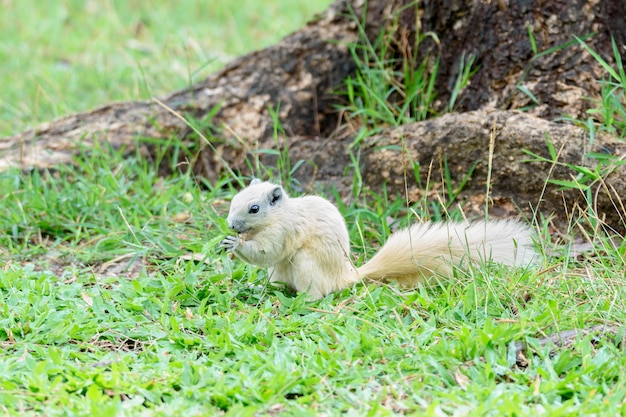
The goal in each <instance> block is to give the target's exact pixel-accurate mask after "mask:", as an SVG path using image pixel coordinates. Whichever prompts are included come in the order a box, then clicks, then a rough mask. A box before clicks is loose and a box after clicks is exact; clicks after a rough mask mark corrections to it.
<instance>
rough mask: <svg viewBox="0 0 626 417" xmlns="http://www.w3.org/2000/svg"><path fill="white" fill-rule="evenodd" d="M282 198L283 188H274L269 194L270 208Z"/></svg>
mask: <svg viewBox="0 0 626 417" xmlns="http://www.w3.org/2000/svg"><path fill="white" fill-rule="evenodd" d="M282 198H283V188H282V187H276V188H274V189H273V190H272V192H271V193H270V206H273V205H275V204H276V203H278V202H279V201H280V200H281V199H282Z"/></svg>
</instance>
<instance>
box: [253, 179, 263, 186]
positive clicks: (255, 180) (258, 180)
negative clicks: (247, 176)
mask: <svg viewBox="0 0 626 417" xmlns="http://www.w3.org/2000/svg"><path fill="white" fill-rule="evenodd" d="M262 182H263V181H261V180H260V179H258V178H253V179H252V181H250V185H256V184H261V183H262Z"/></svg>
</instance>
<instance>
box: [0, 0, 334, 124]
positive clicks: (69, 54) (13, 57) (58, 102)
mask: <svg viewBox="0 0 626 417" xmlns="http://www.w3.org/2000/svg"><path fill="white" fill-rule="evenodd" d="M329 3H330V0H321V1H312V2H305V1H294V2H290V1H284V0H282V1H255V0H242V1H238V2H228V1H219V0H208V1H201V0H189V1H182V2H178V3H176V5H175V6H174V4H173V3H170V2H167V1H163V0H156V1H152V2H136V1H130V2H129V1H119V0H98V1H82V0H51V1H47V2H41V1H36V0H24V1H9V2H5V3H3V4H2V13H0V27H2V36H1V37H0V79H1V80H2V85H3V87H2V89H1V90H0V135H2V136H4V135H9V134H12V133H17V132H19V131H21V130H24V129H25V128H27V127H35V126H36V125H37V124H39V123H42V122H46V121H49V120H50V119H52V118H55V117H59V116H62V115H65V114H68V113H72V112H77V111H86V110H89V109H92V108H94V107H97V106H100V105H103V104H106V103H109V102H111V101H115V100H137V99H147V98H150V97H152V96H159V95H163V94H167V93H170V92H173V91H176V90H177V89H180V88H184V87H185V86H188V85H190V84H192V83H195V82H198V81H201V80H202V79H204V78H205V77H206V76H208V75H209V74H211V73H212V72H214V71H215V70H216V69H218V68H220V67H221V66H223V65H224V64H225V63H227V62H228V61H230V60H231V59H233V58H234V57H236V56H239V55H242V54H244V53H246V52H249V51H250V50H252V49H257V48H261V47H265V46H269V45H271V44H273V43H275V42H276V41H277V40H279V39H280V38H282V37H283V36H285V35H287V34H288V33H290V32H291V31H293V30H296V29H298V28H300V27H301V26H302V25H303V24H304V23H305V22H306V21H307V20H308V19H310V18H311V17H312V16H313V15H314V13H317V12H320V11H322V10H324V9H325V7H326V5H327V4H329Z"/></svg>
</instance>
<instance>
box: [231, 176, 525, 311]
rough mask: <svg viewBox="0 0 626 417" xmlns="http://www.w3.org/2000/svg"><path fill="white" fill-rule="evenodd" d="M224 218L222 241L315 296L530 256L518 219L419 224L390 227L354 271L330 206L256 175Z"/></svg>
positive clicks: (521, 261)
mask: <svg viewBox="0 0 626 417" xmlns="http://www.w3.org/2000/svg"><path fill="white" fill-rule="evenodd" d="M256 209H258V210H256ZM228 223H229V226H230V227H231V229H233V230H235V231H236V232H238V233H239V236H238V237H235V236H229V237H227V238H225V239H224V240H223V241H222V243H221V244H220V245H221V246H222V247H223V248H226V249H228V250H231V251H232V252H234V253H235V254H236V255H237V256H239V257H240V258H241V259H242V260H244V261H245V262H247V263H250V264H254V265H257V266H260V267H263V268H268V271H269V273H270V279H271V281H272V282H283V283H285V284H287V286H289V287H290V288H292V289H294V290H296V291H299V292H307V293H308V294H309V295H310V296H311V297H312V298H314V299H317V298H321V297H323V296H325V295H327V294H329V293H331V292H333V291H337V290H340V289H343V288H346V287H348V286H350V285H352V284H353V283H354V282H357V281H359V280H360V279H361V278H362V277H369V278H372V279H378V280H388V279H393V280H396V281H398V282H399V283H400V284H401V285H402V286H415V285H417V284H419V283H420V282H421V281H423V280H424V279H425V278H428V277H431V276H435V275H438V276H450V275H452V272H453V266H459V265H462V264H463V263H464V262H481V261H494V262H500V263H503V264H506V265H510V266H521V265H528V264H530V263H532V262H533V261H534V258H535V252H534V250H533V249H532V239H531V234H530V230H529V228H528V227H527V226H526V225H524V224H522V223H520V222H517V221H513V220H499V221H489V222H487V223H485V222H476V223H456V222H450V223H424V224H415V225H413V226H411V227H409V228H407V229H403V230H400V231H398V232H396V233H394V234H392V235H391V237H390V238H389V240H388V241H387V242H386V243H385V245H383V247H382V248H381V249H380V250H379V251H378V253H377V254H376V255H375V256H374V257H373V258H372V259H371V260H370V261H369V262H367V263H366V264H365V265H363V266H362V267H360V268H358V269H357V270H355V268H354V267H353V266H352V263H351V261H350V256H349V254H350V241H349V237H348V231H347V228H346V224H345V221H344V219H343V217H342V216H341V214H340V213H339V210H337V208H336V207H335V206H334V205H332V204H331V203H330V202H329V201H327V200H325V199H323V198H321V197H317V196H305V197H298V198H290V197H289V196H288V195H287V193H285V191H284V190H283V189H282V188H281V187H280V186H277V185H274V184H271V183H269V182H259V181H256V180H255V181H253V182H252V183H251V184H250V185H249V186H248V187H246V188H245V189H243V190H242V191H241V192H239V193H238V194H237V195H236V196H235V197H234V198H233V200H232V203H231V206H230V211H229V214H228Z"/></svg>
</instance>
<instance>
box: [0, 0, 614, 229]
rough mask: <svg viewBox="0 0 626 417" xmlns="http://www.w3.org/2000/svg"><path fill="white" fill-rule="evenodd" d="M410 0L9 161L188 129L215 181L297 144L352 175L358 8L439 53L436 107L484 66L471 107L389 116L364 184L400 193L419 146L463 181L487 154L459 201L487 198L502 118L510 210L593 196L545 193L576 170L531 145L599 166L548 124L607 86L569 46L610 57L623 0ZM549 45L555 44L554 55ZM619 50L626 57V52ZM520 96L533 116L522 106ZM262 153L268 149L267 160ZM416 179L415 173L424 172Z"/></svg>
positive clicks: (88, 117) (460, 104)
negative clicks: (536, 158) (404, 119)
mask: <svg viewBox="0 0 626 417" xmlns="http://www.w3.org/2000/svg"><path fill="white" fill-rule="evenodd" d="M412 4H413V2H411V1H409V0H394V1H388V0H369V1H368V2H367V6H366V7H367V9H366V10H365V12H363V9H362V8H363V7H364V2H363V1H361V0H350V1H340V0H338V1H336V2H335V3H334V4H332V5H331V6H330V7H329V8H328V9H327V10H326V11H325V12H324V13H323V14H322V15H320V16H319V17H318V18H316V19H315V20H313V21H312V22H310V23H309V24H308V25H307V26H305V27H304V28H302V29H301V30H299V31H297V32H295V33H294V34H292V35H290V36H288V37H286V38H285V39H283V40H282V41H281V42H280V43H278V44H277V45H275V46H272V47H270V48H267V49H264V50H261V51H257V52H253V53H251V54H249V55H246V56H243V57H241V58H239V59H237V60H235V61H234V62H232V63H231V64H229V65H228V66H226V68H224V69H223V70H221V71H219V72H218V73H216V74H214V75H212V76H210V77H209V78H208V79H206V80H205V81H204V82H202V83H199V84H196V85H194V86H193V87H191V88H188V89H184V90H181V91H178V92H175V93H173V94H172V95H170V96H168V97H165V98H163V99H162V100H160V102H156V101H141V102H126V103H116V104H110V105H106V106H104V107H101V108H99V109H96V110H94V111H92V112H87V113H79V114H76V115H72V116H68V117H65V118H62V119H59V120H56V121H53V122H51V123H48V124H45V125H43V126H40V127H39V128H37V129H35V130H34V131H28V132H24V133H22V134H18V135H15V136H13V137H9V138H3V139H0V169H5V168H6V167H7V166H20V167H23V168H32V167H35V168H42V167H49V166H53V165H55V164H59V163H68V162H69V161H71V158H72V156H73V154H75V153H76V152H77V149H78V148H79V147H84V148H87V149H88V148H89V146H91V144H92V143H93V141H96V140H97V141H106V142H108V143H110V144H111V145H112V146H113V147H115V148H119V147H126V149H128V150H129V151H130V150H132V149H133V147H134V145H135V144H140V145H141V146H142V147H143V148H144V152H145V153H146V156H149V154H150V150H151V148H150V146H148V145H145V143H146V142H144V141H141V140H139V141H138V140H137V138H138V137H140V138H150V139H151V143H154V140H156V141H157V142H159V141H162V142H163V143H165V142H166V140H168V139H171V138H178V140H179V141H181V143H184V144H186V145H188V146H193V144H194V143H195V144H196V145H197V146H196V148H194V149H195V151H194V155H193V158H191V163H192V166H193V169H194V171H195V172H196V174H198V175H201V176H204V177H207V178H208V179H209V180H210V181H213V180H215V179H216V178H217V177H219V176H220V175H222V171H223V170H224V169H225V166H224V163H227V164H228V165H229V166H230V167H231V168H232V169H234V170H235V171H236V172H240V173H242V174H246V175H249V174H250V172H249V171H248V166H249V165H248V164H246V160H247V159H248V158H251V157H252V153H253V151H255V150H257V149H262V148H276V146H281V147H282V148H288V149H289V150H290V152H291V153H292V158H296V159H304V160H309V161H312V162H313V163H314V164H316V165H317V168H316V170H312V168H311V166H308V167H306V169H304V168H303V170H302V175H303V177H302V179H303V180H309V181H310V180H311V179H313V178H315V179H316V180H318V181H322V182H323V181H339V182H338V183H337V184H341V181H343V180H342V179H340V177H342V174H343V173H344V172H345V170H346V167H349V165H350V164H351V160H350V158H349V156H348V154H347V150H346V149H347V145H348V144H351V143H352V142H353V136H354V135H353V134H351V133H350V132H352V131H354V130H353V128H354V126H353V123H354V121H351V123H346V120H345V118H344V117H343V114H342V113H341V112H340V111H338V110H337V105H338V104H341V102H342V98H341V97H338V96H337V95H336V94H335V91H337V90H338V89H339V88H340V87H341V85H342V83H343V81H344V80H345V79H346V77H347V76H348V75H349V74H352V73H353V72H354V70H355V64H354V62H353V60H352V57H351V55H350V51H349V48H348V46H347V45H348V43H350V42H354V41H356V40H357V38H358V25H357V23H356V22H355V20H354V18H353V16H358V17H359V18H361V17H363V16H364V17H365V23H364V26H365V28H366V33H367V36H368V37H369V38H370V40H372V41H373V40H374V39H376V38H377V37H378V36H379V35H380V34H381V31H383V30H386V29H389V28H397V31H396V33H395V34H388V36H393V37H394V42H392V45H394V46H395V47H396V50H395V53H396V55H397V56H403V55H404V56H407V54H410V55H411V56H417V60H416V61H417V62H421V60H422V58H424V57H432V59H434V58H435V57H438V59H439V73H438V77H437V82H436V91H437V92H438V102H437V103H436V105H437V106H438V108H439V110H443V108H444V105H445V103H447V102H448V100H449V98H450V96H451V94H452V91H453V89H454V83H455V80H456V78H457V75H458V72H459V68H460V65H461V59H465V60H467V59H468V58H469V57H470V56H472V57H474V65H473V68H475V69H477V72H476V73H475V75H474V76H473V77H472V78H471V81H470V84H469V85H468V87H467V88H466V89H465V90H464V91H463V92H462V94H461V95H460V96H459V97H458V99H457V101H456V103H457V106H456V108H457V110H459V111H460V112H461V113H456V114H450V115H447V116H444V117H441V118H439V119H434V120H432V121H426V122H421V123H415V124H410V125H406V126H402V127H401V128H398V129H391V128H389V129H387V130H386V131H385V133H384V135H379V136H377V137H375V138H369V139H368V140H367V141H365V143H364V144H363V145H362V148H361V149H360V152H361V163H362V166H361V167H360V169H361V170H362V171H363V172H364V173H365V175H364V176H363V179H364V181H365V185H366V186H371V187H373V188H377V187H378V186H380V182H381V179H384V180H385V181H386V182H387V184H388V189H389V191H390V192H391V193H392V194H393V193H396V192H397V193H403V192H404V191H405V187H404V178H405V172H404V167H406V165H405V164H403V161H405V159H407V158H408V160H412V161H415V162H419V166H420V167H421V169H422V172H424V171H423V170H424V169H425V167H427V166H429V165H430V163H431V161H433V162H434V165H435V167H438V166H439V162H440V161H444V160H445V161H447V163H448V164H449V168H450V169H451V172H452V179H453V180H454V179H456V180H459V179H460V178H463V177H464V175H465V174H467V172H468V170H469V168H470V167H471V166H472V165H473V164H474V163H476V164H477V165H476V169H475V171H474V177H473V178H472V179H471V180H470V181H469V182H468V184H467V185H466V187H465V188H464V189H463V191H462V193H461V195H459V196H458V197H457V198H458V199H459V201H463V202H464V203H463V204H464V205H465V206H467V205H468V204H469V205H471V204H472V202H474V203H476V202H477V201H479V200H480V198H478V200H476V196H477V193H483V192H484V190H486V186H485V184H484V181H485V180H486V167H487V163H486V161H487V156H486V155H487V154H486V153H485V152H487V150H488V143H489V141H488V139H489V135H490V134H491V127H492V125H493V120H494V119H495V121H496V122H495V125H496V132H497V134H496V148H495V154H494V158H493V162H494V163H493V167H492V172H491V178H492V182H493V183H492V187H491V190H492V193H493V194H492V197H496V198H503V199H505V201H506V202H507V204H503V205H501V206H502V207H504V206H507V207H508V206H509V205H517V206H519V207H522V208H527V207H528V205H529V204H532V205H533V206H536V205H537V204H539V201H540V198H543V200H542V203H541V204H540V205H539V209H540V210H541V211H542V212H543V213H545V214H550V213H553V212H555V213H557V215H560V216H562V214H563V210H562V207H560V205H561V204H562V202H563V201H564V202H565V204H566V205H567V206H568V207H569V208H570V209H571V208H572V207H574V205H575V204H576V203H577V201H579V200H580V196H577V195H575V193H564V194H563V195H562V196H561V195H560V193H559V192H558V190H557V189H556V188H551V187H548V189H547V190H546V191H545V192H544V187H543V185H544V183H543V179H544V178H545V175H547V173H548V172H551V173H552V174H553V175H555V176H557V177H559V178H565V179H569V178H570V177H571V175H572V173H573V172H572V171H568V170H567V169H566V168H558V169H556V170H553V171H550V165H549V164H544V165H543V168H541V169H543V171H542V170H540V169H539V167H538V166H539V165H540V164H539V163H535V164H534V165H533V164H528V163H527V162H524V160H526V159H528V158H529V157H528V156H527V155H526V154H524V153H523V152H522V148H527V149H530V150H532V151H533V152H535V153H537V154H541V155H544V156H546V155H547V147H546V142H545V139H544V134H545V133H549V135H550V138H551V139H553V140H554V141H555V143H557V148H558V147H560V146H561V145H563V146H564V148H563V152H562V153H561V155H560V157H561V161H562V162H564V163H570V164H575V165H580V164H582V165H587V166H591V167H593V166H594V163H593V161H590V160H588V159H586V158H585V156H584V152H583V151H584V150H585V149H587V147H586V146H582V145H583V144H586V143H587V141H586V139H585V138H586V136H585V133H584V132H583V131H582V130H581V129H578V128H574V127H573V126H565V125H563V124H556V123H553V122H549V120H552V119H554V118H555V117H560V116H562V115H571V116H573V117H577V118H580V117H583V118H586V110H587V109H588V108H589V107H590V106H591V105H592V102H591V101H590V100H589V99H588V98H597V97H599V89H600V86H599V84H598V83H597V82H596V80H598V79H601V78H602V77H603V72H602V69H601V66H600V65H599V64H598V63H597V62H596V61H595V60H594V59H593V58H592V57H591V56H590V55H589V54H588V53H586V52H585V51H584V50H583V48H582V47H581V46H580V45H578V44H577V43H575V42H574V44H573V45H570V46H567V47H562V46H563V45H566V44H567V42H570V41H572V40H573V36H574V35H576V36H578V37H585V36H586V35H588V34H594V35H593V36H591V37H590V38H588V39H587V40H586V41H587V43H588V44H589V45H590V46H591V47H592V48H593V49H594V50H595V51H597V52H598V53H599V54H600V55H601V56H603V57H604V58H605V59H607V60H608V61H609V62H612V60H611V57H612V56H613V52H612V49H611V37H614V38H615V40H616V41H617V43H618V44H619V45H623V44H624V42H625V41H626V23H625V21H624V18H623V17H624V15H625V12H626V10H625V8H626V6H624V3H623V2H622V1H621V0H574V1H572V0H554V1H550V2H544V1H540V0H524V1H522V0H498V1H473V0H442V1H439V2H426V1H419V2H418V7H417V8H415V7H413V6H411V5H412ZM394 19H397V20H394ZM394 22H399V24H397V25H394V24H393V23H394ZM429 32H430V33H433V34H435V35H436V37H434V36H427V37H425V38H423V39H420V34H425V33H429ZM416 38H417V39H418V40H420V42H416V41H415V40H416ZM531 38H532V39H534V41H535V44H536V50H535V51H534V50H533V47H532V43H531V41H530V40H531ZM434 39H439V42H435V40H434ZM415 45H417V47H415ZM550 50H553V52H550V53H546V52H547V51H550ZM620 51H621V53H622V54H623V53H624V49H623V48H621V49H620ZM542 53H543V54H542ZM529 93H530V94H529ZM534 98H536V100H537V102H535V101H534ZM521 108H523V109H525V110H526V112H527V115H522V114H520V113H518V112H516V111H511V110H514V109H521ZM273 112H276V114H277V118H278V120H279V121H280V124H281V126H282V128H283V129H284V132H285V133H284V135H280V137H279V140H278V141H276V140H275V137H274V120H273V115H272V114H273ZM467 112H469V113H467ZM208 117H210V120H208ZM531 117H536V118H537V117H538V118H541V119H536V118H532V119H531ZM183 118H189V120H192V119H193V120H195V121H196V122H194V123H195V125H200V129H201V130H202V132H203V133H204V134H205V135H206V136H207V137H208V138H209V140H210V142H211V146H207V144H206V143H203V142H202V141H199V140H198V139H195V138H194V134H193V131H192V129H191V128H190V126H189V124H188V123H186V122H185V121H184V120H183ZM205 119H206V120H205ZM202 120H204V121H202ZM198 121H200V122H198ZM472 135H475V136H472ZM277 142H279V143H277ZM398 144H401V145H402V146H404V147H405V149H406V151H405V153H404V155H403V154H402V153H398V152H396V153H394V152H392V151H390V150H389V149H390V148H389V146H387V145H398ZM593 146H594V147H593V149H596V150H599V151H602V152H606V149H610V150H609V151H608V152H609V153H612V154H616V155H618V156H619V155H620V152H623V146H622V145H621V144H620V143H617V142H615V141H613V140H611V139H605V138H598V139H596V141H595V143H594V145H593ZM603 146H608V148H606V147H603ZM590 149H592V148H590ZM329 150H332V153H329ZM263 158H265V160H266V161H271V157H269V156H263ZM408 168H410V167H408ZM381 172H382V173H383V175H382V177H381V175H379V174H380V173H381ZM619 172H620V173H623V171H619ZM314 173H315V175H313V174H314ZM406 177H407V178H409V179H411V178H414V177H413V174H412V173H408V174H406ZM613 177H617V176H616V175H614V176H613ZM522 178H524V179H528V181H522ZM622 178H623V176H622ZM608 182H609V184H607V188H606V189H608V190H609V192H605V193H602V192H599V193H598V198H597V209H598V211H599V213H600V214H601V215H605V216H607V219H609V223H610V224H611V225H620V224H621V225H623V224H624V223H623V220H621V219H620V218H619V215H616V214H615V212H616V211H615V207H614V205H615V204H619V203H616V202H615V199H614V198H613V199H611V198H610V197H615V196H618V197H619V195H626V188H625V187H624V183H623V181H621V180H619V178H618V179H617V180H609V181H608ZM611 186H612V187H614V190H612V189H611V188H610V187H611ZM340 188H341V187H340ZM408 188H409V193H410V196H411V197H417V195H418V194H419V193H420V190H419V187H418V184H417V183H416V182H414V181H410V182H409V184H408ZM601 188H602V187H601ZM603 196H604V197H603ZM472 197H474V198H473V199H472ZM483 198H484V196H483ZM503 201H504V200H503ZM557 201H558V202H557ZM496 211H497V210H496ZM618 212H619V211H618Z"/></svg>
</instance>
